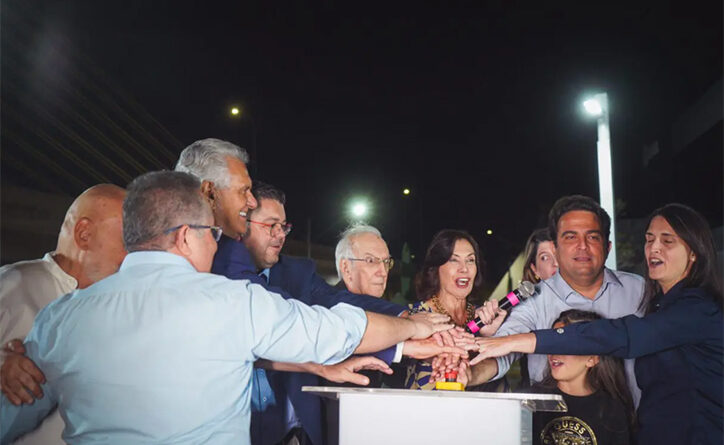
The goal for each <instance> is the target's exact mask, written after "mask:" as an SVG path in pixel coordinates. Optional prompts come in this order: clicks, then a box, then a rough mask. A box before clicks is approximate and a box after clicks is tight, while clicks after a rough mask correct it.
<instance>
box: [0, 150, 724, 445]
mask: <svg viewBox="0 0 724 445" xmlns="http://www.w3.org/2000/svg"><path fill="white" fill-rule="evenodd" d="M248 162H249V158H248V155H247V153H246V152H245V151H244V150H243V149H241V148H240V147H238V146H236V145H234V144H231V143H229V142H225V141H221V140H218V139H204V140H200V141H197V142H195V143H193V144H191V145H190V146H188V147H187V148H185V149H184V150H183V151H182V153H181V155H180V157H179V160H178V162H177V164H176V167H175V171H173V172H170V171H165V172H151V173H147V174H145V175H142V176H140V177H138V178H136V179H135V180H134V181H132V182H131V184H129V185H128V189H127V190H123V189H121V188H119V187H117V186H113V185H108V184H101V185H97V186H94V187H92V188H90V189H89V190H87V191H86V192H84V193H83V194H81V195H80V196H79V197H78V198H77V199H76V200H75V201H74V203H73V204H72V205H71V207H70V208H69V209H68V212H67V214H66V217H65V220H64V222H63V225H62V227H61V231H60V234H59V237H58V244H57V247H56V249H55V251H53V252H50V253H48V254H47V255H45V257H43V258H42V259H39V260H31V261H24V262H20V263H16V264H12V265H8V266H5V267H3V268H0V283H1V285H0V341H2V344H3V345H5V351H4V357H3V364H2V368H0V386H2V392H3V394H4V397H2V398H0V399H1V400H0V410H1V413H2V416H0V417H1V418H0V427H1V429H0V443H3V444H4V443H13V442H14V441H17V443H43V444H51V443H63V441H67V442H70V443H97V442H104V443H204V442H211V443H252V444H255V445H256V444H308V443H311V444H314V445H321V444H323V443H326V442H327V441H328V440H334V437H325V429H326V428H325V421H324V417H325V415H324V412H325V408H324V407H323V405H322V402H321V400H320V399H319V398H318V397H317V396H314V395H311V394H309V393H305V392H303V391H302V390H301V388H302V387H303V386H307V385H309V386H314V385H317V384H318V383H319V381H320V378H323V379H325V380H326V381H328V382H333V383H345V382H351V383H355V384H359V385H366V384H368V383H369V377H368V376H369V374H367V375H363V374H361V373H359V371H360V370H363V369H367V370H374V371H379V372H381V373H386V374H390V373H392V369H391V366H395V367H396V369H397V372H398V373H399V372H401V371H402V372H403V373H404V376H403V379H401V380H398V382H400V385H402V386H403V387H405V388H410V389H423V390H425V389H431V388H433V387H434V386H435V381H436V380H438V379H440V378H443V376H444V374H445V373H446V371H450V370H454V371H456V372H457V376H458V377H457V378H458V380H459V381H461V382H462V383H464V384H466V385H467V386H468V387H476V386H477V385H481V384H484V383H486V382H489V381H494V380H497V379H500V378H501V377H503V376H505V374H506V373H507V371H508V370H509V368H510V366H511V364H512V363H513V362H514V361H515V360H516V359H518V358H520V357H521V356H522V355H523V354H527V355H526V356H525V357H526V359H527V361H526V364H525V366H524V368H525V371H527V376H529V379H530V381H531V383H533V384H534V386H533V388H532V389H530V390H529V391H533V392H549V393H559V394H561V395H562V396H563V397H564V399H565V400H566V402H567V404H568V407H569V412H568V413H563V414H552V413H548V414H541V415H536V416H535V419H534V425H535V431H536V432H535V440H536V441H539V442H540V443H546V444H549V443H569V442H564V441H562V440H565V439H566V438H571V437H573V438H578V439H581V440H589V442H580V443H598V444H605V443H616V444H620V443H633V442H632V441H633V440H637V441H638V442H637V443H640V444H649V443H657V444H658V443H692V444H693V443H697V444H698V443H707V444H708V443H720V442H721V438H722V414H723V413H722V357H723V350H722V308H721V305H722V292H721V284H720V283H721V277H720V275H721V270H720V269H718V268H717V267H716V262H717V260H716V253H715V248H714V244H713V240H712V237H711V232H710V230H709V228H708V225H707V224H706V222H705V220H704V219H703V218H702V217H701V216H700V215H699V214H698V213H696V212H695V211H694V210H692V209H690V208H688V207H685V206H682V205H679V204H671V205H668V206H665V207H663V208H662V209H659V210H657V211H655V212H654V213H653V214H652V216H651V218H650V221H649V225H648V229H647V232H646V240H645V253H646V261H647V263H646V265H647V268H648V276H647V278H646V279H645V280H644V279H643V278H641V277H639V276H637V275H634V274H630V273H626V272H621V271H613V270H609V269H607V268H605V266H604V263H605V259H606V256H607V254H608V249H609V244H610V243H609V241H608V238H609V231H610V217H609V215H607V214H606V212H605V211H604V210H603V209H602V208H601V207H600V206H599V205H598V204H597V203H596V202H595V201H594V200H592V199H590V198H587V197H583V196H567V197H563V198H561V199H560V200H558V201H557V202H556V203H555V205H554V206H553V208H552V209H551V211H550V214H549V224H548V227H547V228H545V229H541V230H538V231H536V232H534V233H533V235H531V238H530V240H529V243H528V246H527V247H526V255H527V263H526V268H525V275H524V276H525V279H527V280H528V281H531V282H535V283H537V284H536V295H535V296H533V297H531V298H530V299H528V300H527V301H525V302H522V303H521V304H519V305H518V306H517V307H516V308H515V309H513V310H512V311H510V313H506V311H503V310H501V309H500V308H498V306H497V303H496V302H495V301H492V300H491V301H488V302H486V303H485V304H484V305H483V306H482V307H479V308H475V307H474V306H473V305H472V304H470V303H469V302H468V297H469V295H470V294H471V293H472V291H473V289H474V288H475V287H476V286H479V285H480V284H481V282H482V279H483V274H482V271H483V268H484V267H483V262H482V256H481V252H480V249H479V247H478V245H477V243H476V242H475V239H474V238H473V237H472V236H470V235H469V234H468V233H466V232H464V231H459V230H442V231H440V232H439V233H438V234H437V235H436V236H435V237H434V238H433V240H432V242H431V244H430V246H429V248H428V250H427V253H426V255H425V258H424V260H423V264H422V268H421V271H420V272H419V274H418V276H417V278H416V282H415V285H416V292H417V298H418V300H419V301H418V302H417V303H415V304H412V305H410V306H409V307H404V306H400V305H396V304H393V303H391V302H388V301H386V300H384V299H382V298H379V297H381V296H382V295H383V293H384V291H385V287H386V284H387V277H388V273H389V271H390V269H391V268H392V266H393V264H394V262H393V259H392V257H391V256H390V253H389V249H388V248H387V245H386V243H385V242H384V239H383V237H382V235H381V233H380V232H379V231H378V230H377V229H375V228H374V227H371V226H366V225H357V226H353V227H351V228H350V229H348V230H347V231H345V232H344V233H343V234H342V235H341V236H340V241H339V243H338V245H337V247H336V249H335V263H336V266H337V272H338V275H339V278H340V283H339V284H338V285H337V286H331V285H329V284H327V283H326V282H325V280H324V279H323V278H322V277H321V276H319V275H318V274H317V273H316V271H315V264H314V263H313V261H311V260H309V259H306V258H296V257H290V256H286V255H283V254H281V251H282V248H283V246H284V242H285V239H286V236H287V235H288V234H289V232H290V230H291V224H289V223H288V221H287V218H286V213H285V208H284V206H285V204H286V197H285V195H284V193H283V192H282V191H281V190H279V189H278V188H277V187H274V186H272V185H270V184H265V183H262V182H260V181H254V182H253V184H252V180H251V178H250V177H249V173H248V170H247V164H248ZM475 317H480V319H481V320H482V321H483V322H484V323H485V326H484V327H483V328H482V329H481V331H480V332H479V333H478V337H476V338H473V337H472V335H470V334H466V333H464V332H463V329H462V327H463V326H465V325H466V324H467V323H468V322H470V321H471V320H472V319H474V318H475ZM33 320H34V322H33ZM551 328H552V330H551ZM23 340H24V341H23ZM470 352H473V355H469V354H470ZM475 353H477V355H475ZM360 354H363V355H360ZM621 359H625V360H621ZM394 363H398V365H393V364H394ZM571 424H577V425H579V426H577V427H575V428H568V429H567V426H566V425H571ZM581 425H583V426H581ZM591 439H592V440H591Z"/></svg>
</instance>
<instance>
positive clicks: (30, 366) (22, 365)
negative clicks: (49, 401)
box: [0, 340, 45, 405]
mask: <svg viewBox="0 0 724 445" xmlns="http://www.w3.org/2000/svg"><path fill="white" fill-rule="evenodd" d="M2 352H3V356H4V361H3V364H2V368H0V388H2V393H3V394H5V397H7V398H8V400H9V401H10V403H12V404H13V405H20V404H22V403H27V404H31V403H33V401H34V400H35V399H40V398H42V397H43V391H42V390H41V389H40V385H41V384H43V383H45V376H44V375H43V373H42V372H40V370H39V369H38V368H37V366H35V363H33V361H32V360H30V359H29V358H27V357H25V355H24V354H25V347H24V346H23V342H22V341H21V340H12V341H10V342H8V343H7V344H6V345H5V347H4V348H3V351H2Z"/></svg>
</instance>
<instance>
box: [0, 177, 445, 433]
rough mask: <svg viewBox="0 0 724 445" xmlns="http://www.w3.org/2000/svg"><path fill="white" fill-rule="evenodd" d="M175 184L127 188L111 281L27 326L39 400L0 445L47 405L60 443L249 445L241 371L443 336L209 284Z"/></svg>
mask: <svg viewBox="0 0 724 445" xmlns="http://www.w3.org/2000/svg"><path fill="white" fill-rule="evenodd" d="M200 187H201V183H200V181H198V180H197V179H196V178H195V177H193V176H191V175H189V174H186V173H181V172H152V173H147V174H145V175H142V176H140V177H138V178H136V179H135V180H134V181H132V182H131V184H130V185H129V187H128V195H127V197H126V200H125V201H124V204H123V226H124V231H123V240H124V243H125V245H126V248H127V250H128V251H129V252H130V253H129V254H128V255H127V256H126V258H125V260H124V261H123V263H122V264H121V267H120V270H119V271H118V272H117V273H115V274H113V275H111V276H109V277H108V278H106V279H104V280H101V281H99V282H98V283H96V284H95V285H93V286H90V287H89V288H87V289H83V290H80V291H75V292H72V293H70V294H67V295H65V296H63V297H60V298H59V299H57V300H56V301H54V302H52V303H51V304H49V305H48V306H47V307H46V308H45V309H43V310H42V311H41V312H40V313H39V314H38V316H37V318H36V320H35V323H34V325H33V328H32V330H31V331H30V334H29V335H28V337H27V339H26V343H25V346H26V349H27V352H28V357H29V358H31V359H32V360H33V361H35V363H37V364H38V365H39V366H40V368H41V369H42V370H43V371H44V372H45V374H46V375H45V376H46V379H47V383H46V384H44V385H43V392H44V393H45V397H43V398H42V399H40V400H37V401H36V402H35V403H34V404H32V405H23V406H21V407H16V406H12V405H10V404H9V403H8V401H7V400H6V399H4V398H3V399H2V400H0V410H2V414H3V415H2V418H1V419H0V442H2V443H6V442H10V441H12V440H13V439H14V438H15V437H17V436H18V435H20V434H22V433H24V432H25V431H28V430H29V429H32V428H33V427H34V426H35V424H36V423H37V422H38V421H39V419H42V418H43V417H44V416H45V415H47V413H48V412H49V411H50V410H52V409H53V408H54V407H55V406H56V405H58V409H59V410H60V412H61V414H62V415H63V418H64V419H66V422H67V423H66V429H65V431H64V433H63V439H64V440H66V441H67V442H70V443H79V442H99V441H103V442H109V443H138V442H144V443H189V444H196V443H203V442H224V443H240V444H248V443H249V401H250V377H251V371H252V364H253V362H254V361H255V360H257V359H258V358H262V357H263V358H267V359H270V360H275V361H288V362H300V361H314V362H321V363H334V362H338V361H340V360H343V359H344V358H346V357H347V356H349V355H350V354H352V353H353V352H357V353H366V352H372V351H376V350H379V349H382V348H385V347H388V346H390V345H391V344H394V343H396V342H399V341H403V340H405V339H407V338H426V337H429V336H430V335H432V334H433V333H434V332H436V331H439V330H442V329H448V328H449V327H450V326H451V325H450V324H441V322H443V321H447V317H445V316H441V315H440V314H436V316H431V317H429V318H426V319H419V318H418V319H414V320H412V319H403V318H399V317H389V316H384V315H379V314H374V313H365V312H364V311H362V310H361V309H358V308H355V307H352V306H349V305H346V304H340V305H337V306H335V307H333V308H332V309H331V310H330V309H325V308H321V307H309V306H306V305H304V304H303V303H301V302H298V301H296V300H293V299H284V298H282V297H281V296H280V295H278V294H274V293H271V292H269V291H267V290H265V289H264V288H263V287H261V286H259V285H256V284H253V283H250V282H249V281H246V280H237V281H235V280H229V279H227V278H224V277H221V276H218V275H212V274H208V273H206V272H208V271H209V270H210V268H211V262H212V259H213V256H214V253H215V252H216V240H217V239H218V237H219V236H220V230H219V227H217V226H214V225H213V215H212V212H211V210H210V209H209V207H208V206H207V205H206V204H205V202H204V198H203V196H202V194H201V193H199V190H200Z"/></svg>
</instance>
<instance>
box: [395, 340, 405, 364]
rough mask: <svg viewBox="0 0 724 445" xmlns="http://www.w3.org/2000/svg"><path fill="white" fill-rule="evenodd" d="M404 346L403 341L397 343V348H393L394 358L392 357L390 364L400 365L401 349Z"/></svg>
mask: <svg viewBox="0 0 724 445" xmlns="http://www.w3.org/2000/svg"><path fill="white" fill-rule="evenodd" d="M404 345H405V342H404V341H401V342H399V343H397V346H395V356H394V357H392V363H400V362H401V361H402V348H403V347H404Z"/></svg>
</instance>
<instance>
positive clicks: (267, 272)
mask: <svg viewBox="0 0 724 445" xmlns="http://www.w3.org/2000/svg"><path fill="white" fill-rule="evenodd" d="M262 275H264V276H265V277H266V281H267V283H268V282H269V268H268V267H267V268H266V269H264V270H262V271H261V272H259V276H262Z"/></svg>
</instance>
